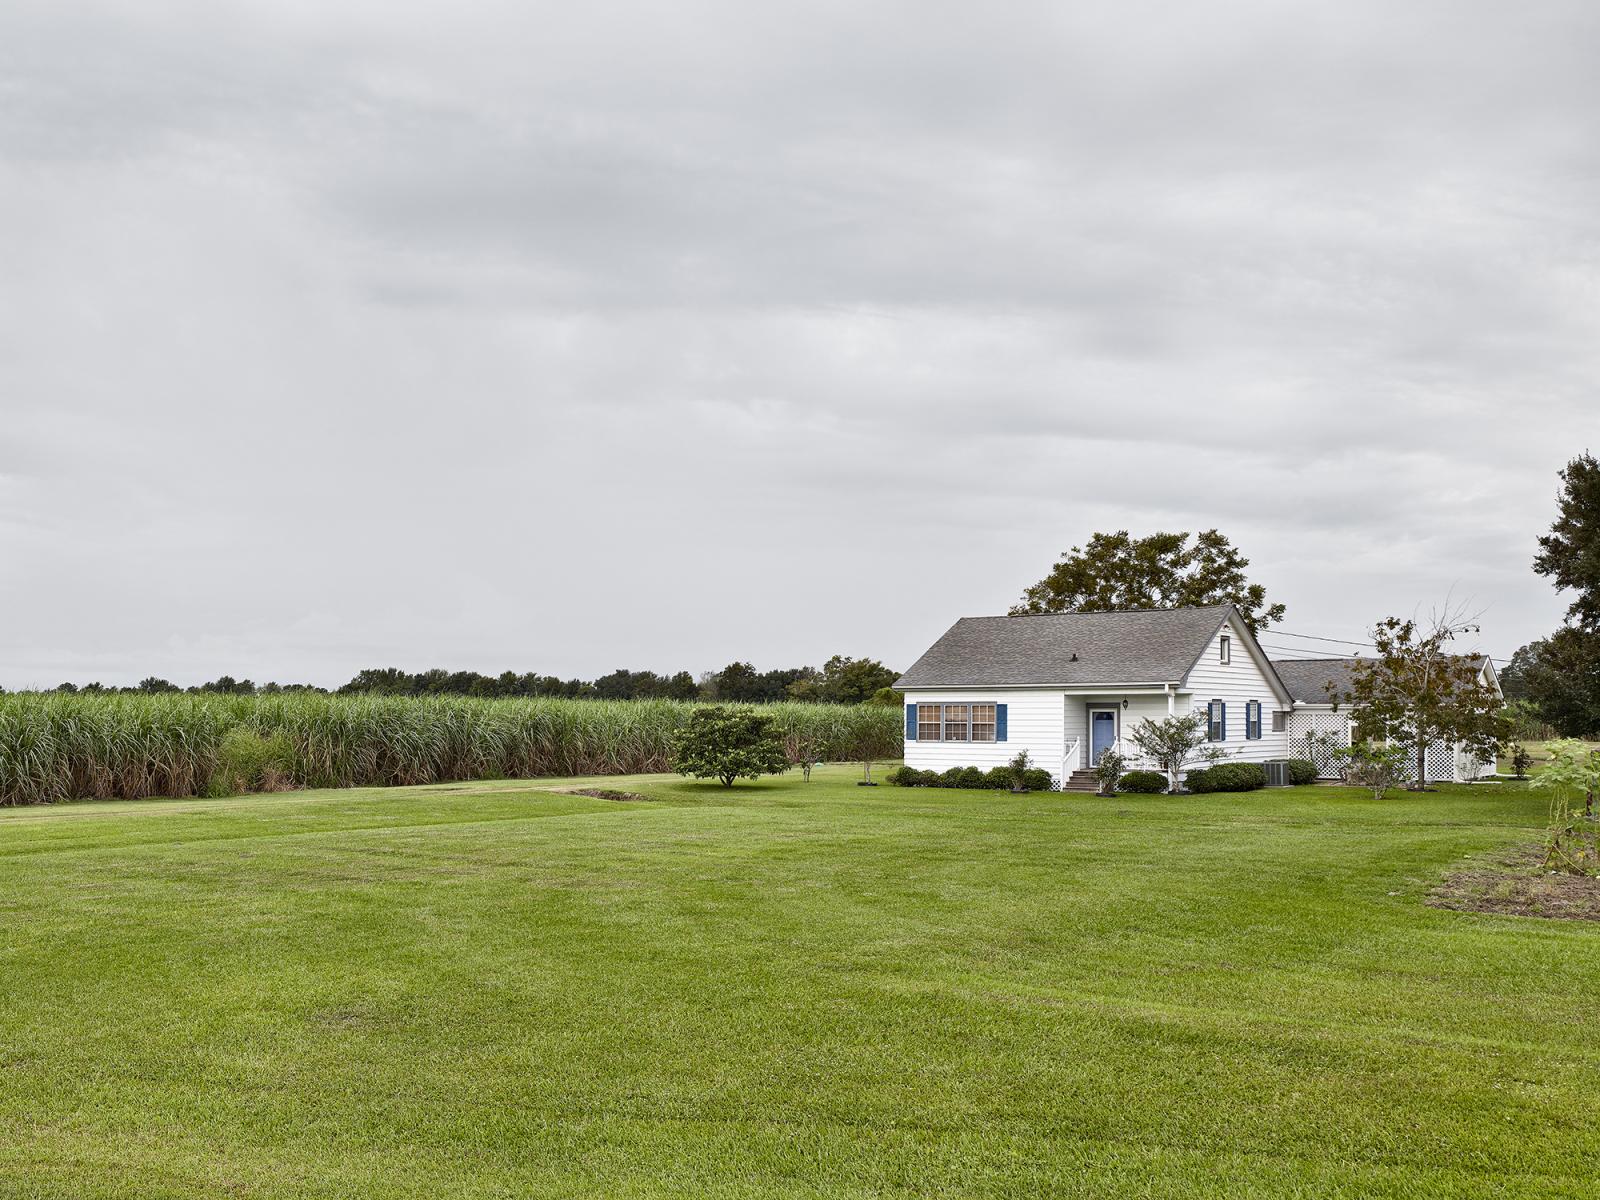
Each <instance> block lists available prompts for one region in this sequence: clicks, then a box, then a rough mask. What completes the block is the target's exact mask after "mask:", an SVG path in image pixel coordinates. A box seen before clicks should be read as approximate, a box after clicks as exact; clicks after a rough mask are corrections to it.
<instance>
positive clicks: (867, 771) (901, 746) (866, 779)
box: [855, 721, 905, 786]
mask: <svg viewBox="0 0 1600 1200" xmlns="http://www.w3.org/2000/svg"><path fill="white" fill-rule="evenodd" d="M904 752H905V741H904V740H903V735H902V734H901V731H900V727H899V725H898V724H896V723H895V722H892V721H868V722H866V724H865V725H863V726H862V727H861V729H860V730H859V731H858V732H857V734H856V743H855V758H856V761H857V762H859V763H860V764H861V768H862V770H861V782H862V783H864V784H872V764H873V763H875V762H881V761H882V760H884V759H886V758H899V757H900V755H901V754H903V753H904ZM873 786H876V785H873Z"/></svg>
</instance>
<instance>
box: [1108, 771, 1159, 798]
mask: <svg viewBox="0 0 1600 1200" xmlns="http://www.w3.org/2000/svg"><path fill="white" fill-rule="evenodd" d="M1166 790H1167V777H1166V776H1165V775H1163V774H1162V773H1161V772H1160V771H1129V772H1128V773H1127V774H1126V775H1124V776H1122V777H1121V778H1120V779H1118V780H1117V791H1119V792H1137V793H1139V794H1141V795H1147V796H1153V795H1155V794H1156V793H1158V792H1164V791H1166Z"/></svg>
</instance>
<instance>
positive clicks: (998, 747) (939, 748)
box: [905, 688, 1062, 783]
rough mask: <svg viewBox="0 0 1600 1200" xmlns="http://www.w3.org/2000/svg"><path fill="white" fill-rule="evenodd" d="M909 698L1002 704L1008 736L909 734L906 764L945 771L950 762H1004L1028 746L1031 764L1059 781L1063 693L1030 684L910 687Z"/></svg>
mask: <svg viewBox="0 0 1600 1200" xmlns="http://www.w3.org/2000/svg"><path fill="white" fill-rule="evenodd" d="M905 695H906V703H907V704H972V703H977V704H1004V705H1005V706H1006V725H1007V730H1006V740H1005V741H1003V742H925V741H920V740H913V739H907V741H906V754H905V761H906V766H908V767H916V768H917V769H918V770H920V771H947V770H949V769H950V768H951V767H982V768H983V769H984V770H988V769H989V768H990V767H1002V766H1004V765H1005V764H1006V763H1008V762H1010V761H1011V760H1012V759H1013V758H1015V757H1016V755H1017V751H1019V750H1026V751H1027V752H1028V757H1029V758H1031V759H1032V760H1033V765H1034V766H1036V767H1043V768H1044V769H1045V770H1047V771H1049V772H1050V774H1051V775H1052V776H1056V777H1058V778H1057V782H1058V783H1059V782H1060V779H1059V776H1060V774H1061V744H1062V743H1061V711H1062V708H1061V696H1062V693H1061V692H1059V691H1046V690H1037V689H1028V688H965V689H960V690H950V689H943V688H941V689H939V690H919V689H912V690H909V691H907V692H906V694H905Z"/></svg>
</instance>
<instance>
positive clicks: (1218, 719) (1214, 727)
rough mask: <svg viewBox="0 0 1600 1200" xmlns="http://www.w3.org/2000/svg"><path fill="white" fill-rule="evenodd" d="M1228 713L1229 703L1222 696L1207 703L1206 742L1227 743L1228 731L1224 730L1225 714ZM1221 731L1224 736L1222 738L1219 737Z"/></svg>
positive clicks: (1215, 697)
mask: <svg viewBox="0 0 1600 1200" xmlns="http://www.w3.org/2000/svg"><path fill="white" fill-rule="evenodd" d="M1219 710H1220V711H1219ZM1227 711H1228V702H1227V701H1226V700H1224V699H1222V698H1221V697H1220V696H1213V697H1212V698H1211V699H1210V700H1208V701H1207V702H1206V741H1208V742H1225V741H1227V730H1225V729H1223V728H1222V721H1223V714H1224V713H1226V712H1227ZM1219 731H1220V732H1221V733H1222V734H1223V736H1222V737H1218V736H1217V733H1218V732H1219Z"/></svg>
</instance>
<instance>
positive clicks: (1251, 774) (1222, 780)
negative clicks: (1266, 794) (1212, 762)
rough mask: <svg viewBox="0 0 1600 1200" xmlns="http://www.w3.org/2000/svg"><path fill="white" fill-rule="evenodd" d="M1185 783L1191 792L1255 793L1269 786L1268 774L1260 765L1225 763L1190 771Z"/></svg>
mask: <svg viewBox="0 0 1600 1200" xmlns="http://www.w3.org/2000/svg"><path fill="white" fill-rule="evenodd" d="M1184 783H1185V785H1186V786H1187V787H1188V789H1189V790H1190V791H1191V792H1253V791H1255V790H1256V789H1257V788H1264V787H1266V786H1267V772H1266V771H1265V770H1264V769H1263V768H1262V766H1261V764H1260V763H1242V762H1231V763H1228V762H1225V763H1218V764H1217V765H1216V766H1214V767H1206V768H1204V769H1202V770H1199V771H1190V772H1189V774H1188V776H1187V777H1186V778H1185V779H1184Z"/></svg>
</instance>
